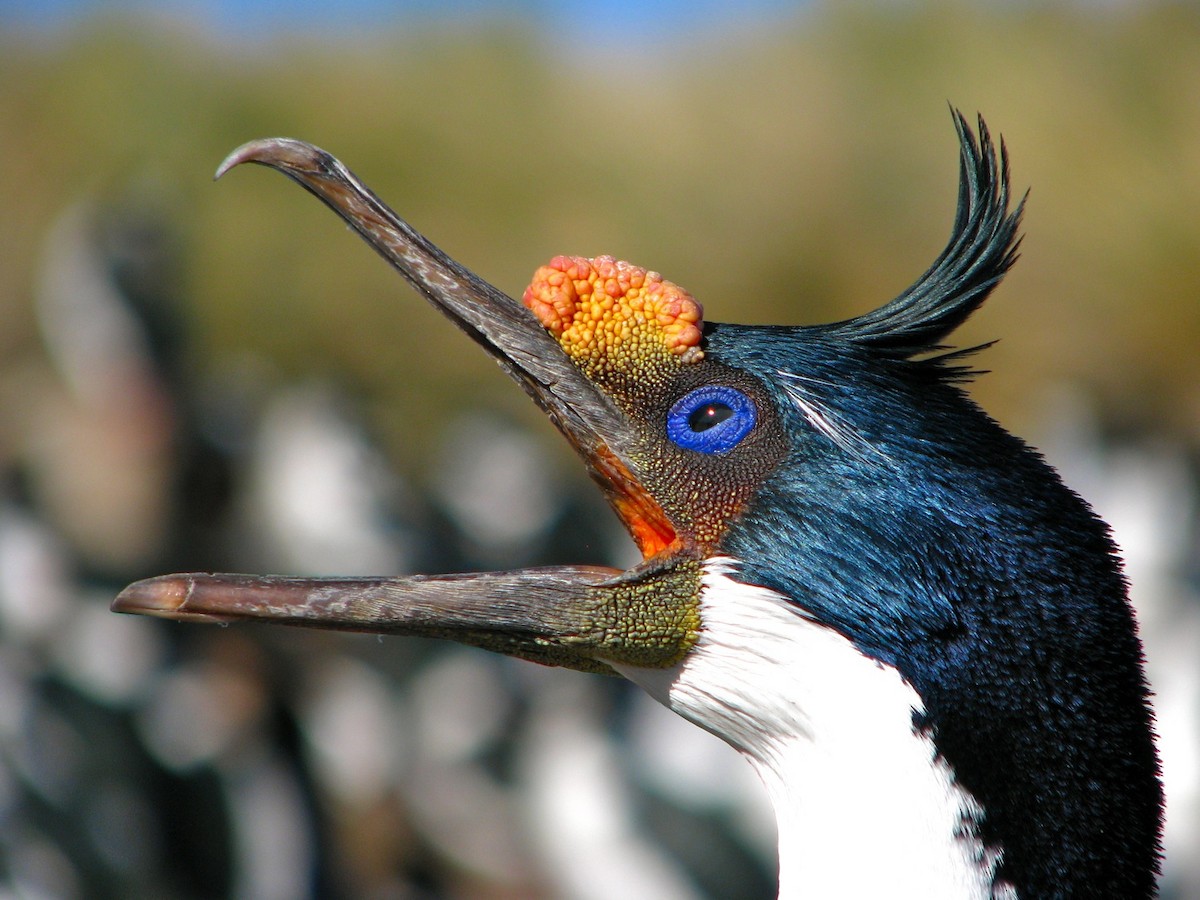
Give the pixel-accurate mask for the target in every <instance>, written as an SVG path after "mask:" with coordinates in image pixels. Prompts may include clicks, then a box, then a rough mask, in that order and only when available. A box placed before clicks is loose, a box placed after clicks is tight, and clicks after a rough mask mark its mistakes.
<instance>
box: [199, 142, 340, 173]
mask: <svg viewBox="0 0 1200 900" xmlns="http://www.w3.org/2000/svg"><path fill="white" fill-rule="evenodd" d="M328 158H329V154H327V153H326V152H325V151H324V150H321V149H319V148H317V147H314V146H313V145H312V144H309V143H306V142H305V141H298V140H296V139H295V138H282V137H277V138H259V139H258V140H255V141H248V142H246V143H245V144H242V146H240V147H238V148H237V149H236V150H234V151H233V152H232V153H230V154H229V155H228V156H226V157H225V159H224V160H222V161H221V164H220V165H219V166H217V171H216V174H215V175H213V180H214V181H216V180H217V179H218V178H220V177H221V176H222V175H224V174H225V173H226V172H228V171H229V170H230V169H232V168H234V167H235V166H240V165H241V164H242V163H248V162H249V163H258V164H260V165H264V166H272V167H274V168H283V169H292V170H296V171H301V172H310V173H316V172H319V171H321V170H322V168H323V165H322V163H323V162H324V161H325V160H326V159H328Z"/></svg>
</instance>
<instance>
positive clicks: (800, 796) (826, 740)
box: [620, 559, 1006, 900]
mask: <svg viewBox="0 0 1200 900" xmlns="http://www.w3.org/2000/svg"><path fill="white" fill-rule="evenodd" d="M735 573H736V564H735V563H734V562H733V561H731V560H720V559H716V560H709V561H708V562H707V563H706V564H705V573H704V577H703V586H702V593H701V598H700V599H701V622H702V626H701V634H700V638H699V641H698V643H697V644H696V646H695V647H694V648H693V649H692V650H691V651H690V652H689V653H688V655H687V658H686V659H685V660H684V661H683V662H682V663H681V664H679V665H678V666H676V667H674V668H672V669H665V670H664V669H638V668H631V667H620V671H621V673H622V674H623V675H625V676H626V677H627V678H629V679H630V680H632V681H634V682H635V683H637V684H639V685H640V686H641V687H643V688H644V689H645V690H646V691H648V692H649V693H650V694H651V695H652V696H653V697H654V698H655V699H657V700H658V701H659V702H661V703H663V704H664V705H666V706H667V707H669V708H670V709H673V710H674V711H675V712H677V713H679V714H680V715H681V716H684V717H685V718H687V719H689V720H691V721H693V722H695V723H696V724H697V725H699V726H701V727H702V728H705V729H707V730H708V731H711V732H713V733H714V734H716V735H718V736H719V737H721V738H723V739H724V740H726V741H728V742H729V743H730V744H732V745H733V746H734V747H735V748H736V749H738V750H740V751H741V752H742V753H743V754H744V755H745V756H746V757H747V758H748V759H749V760H750V762H751V763H752V764H753V765H754V767H755V769H756V770H757V771H758V773H759V776H760V777H761V778H762V780H763V783H764V784H765V785H766V787H767V790H768V791H769V793H770V796H771V801H772V804H773V805H774V807H775V815H776V819H777V821H778V825H779V885H780V886H779V892H780V897H788V898H791V897H797V898H799V897H820V898H826V897H919V898H926V900H928V898H940V897H945V898H955V900H961V898H966V897H992V896H995V895H996V894H1004V893H1006V892H1004V891H1003V890H1001V891H998V892H995V893H994V891H993V887H992V880H993V879H992V875H993V872H994V869H995V863H996V854H994V853H989V852H987V851H986V850H985V848H983V847H982V845H981V844H980V842H979V841H978V839H977V838H976V837H975V834H974V825H975V822H976V820H977V818H978V813H979V808H978V805H977V804H976V803H975V801H974V799H973V798H972V797H971V796H970V795H969V794H968V793H967V792H966V791H965V790H963V789H962V788H960V787H958V786H957V785H956V784H955V783H954V778H953V774H952V773H951V771H950V770H949V767H948V766H947V765H946V764H945V763H944V762H943V761H942V760H940V759H938V758H937V756H936V753H935V749H934V746H933V743H932V741H931V740H930V739H929V738H928V737H927V736H925V735H923V734H921V733H919V732H917V731H916V730H915V729H914V726H913V717H914V712H918V713H919V712H920V711H921V710H922V704H921V698H920V697H919V696H918V695H917V693H916V691H914V690H913V688H912V687H911V686H910V685H909V684H907V683H906V682H905V681H904V680H903V679H902V678H901V677H900V674H899V673H898V672H897V671H896V670H895V669H894V668H893V667H891V666H886V665H883V664H882V663H880V662H878V661H877V660H874V659H871V658H870V657H868V656H866V655H864V654H863V653H862V652H861V651H859V650H858V649H857V648H856V647H855V646H854V645H853V644H852V643H851V642H850V641H849V640H847V639H846V638H845V637H843V636H842V635H841V634H839V633H838V632H836V631H835V630H833V629H832V628H829V627H826V626H824V625H821V624H819V623H817V622H815V621H813V620H812V619H809V618H806V617H805V616H804V614H803V612H802V610H800V609H799V608H797V607H796V606H795V605H794V604H791V603H789V602H788V601H787V600H786V599H784V598H783V597H782V596H780V595H779V594H777V593H775V592H773V591H770V590H767V589H765V588H761V587H755V586H750V585H746V584H742V583H741V582H739V581H737V580H736V578H735V577H733V576H734V575H735Z"/></svg>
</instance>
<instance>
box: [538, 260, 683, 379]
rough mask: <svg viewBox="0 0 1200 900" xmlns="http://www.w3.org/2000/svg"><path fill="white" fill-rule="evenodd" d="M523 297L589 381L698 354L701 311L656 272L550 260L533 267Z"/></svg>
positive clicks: (611, 264)
mask: <svg viewBox="0 0 1200 900" xmlns="http://www.w3.org/2000/svg"><path fill="white" fill-rule="evenodd" d="M523 299H524V303H525V305H526V306H527V307H529V308H530V309H531V310H533V312H534V314H535V315H536V316H537V317H538V319H539V320H540V321H541V323H542V324H543V325H544V326H545V327H546V329H547V330H548V331H549V332H550V333H551V334H553V335H554V336H555V337H556V338H558V341H559V343H560V344H561V345H562V348H563V350H565V351H566V353H567V354H568V355H569V356H570V357H571V358H572V359H574V360H575V362H576V363H577V364H578V365H579V366H580V367H581V368H583V369H584V370H585V371H587V372H588V373H589V374H592V375H593V376H595V377H603V375H604V374H605V373H608V374H618V373H619V374H621V375H624V376H635V375H637V373H638V372H639V370H642V369H645V368H647V367H653V366H656V365H663V364H675V365H678V364H683V363H692V362H697V361H699V360H701V359H703V357H704V351H703V350H702V349H701V346H700V341H701V327H702V324H703V314H704V310H703V309H702V308H701V306H700V304H699V303H697V302H696V300H695V298H694V297H692V295H691V294H689V293H688V292H687V291H685V290H684V289H683V288H681V287H679V286H678V285H676V284H672V283H671V282H669V281H664V280H663V277H662V276H661V275H659V274H658V273H657V272H648V271H646V270H645V269H643V268H642V267H640V266H635V265H632V264H630V263H627V262H623V261H621V260H616V259H613V257H611V256H598V257H596V258H595V259H585V258H584V257H581V256H556V257H555V258H554V259H552V260H551V261H550V263H549V264H548V265H545V266H542V267H541V268H540V269H538V270H537V272H536V273H535V274H534V276H533V281H532V283H531V284H530V285H529V287H528V288H526V290H525V295H524V298H523Z"/></svg>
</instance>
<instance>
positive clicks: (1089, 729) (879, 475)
mask: <svg viewBox="0 0 1200 900" xmlns="http://www.w3.org/2000/svg"><path fill="white" fill-rule="evenodd" d="M956 121H958V123H959V129H960V136H961V137H962V144H963V189H962V193H961V194H960V204H959V215H958V217H957V218H956V222H955V229H954V234H953V235H952V238H951V241H950V245H949V246H948V248H947V251H946V252H945V253H944V254H943V255H942V257H941V258H939V261H938V262H937V263H935V265H934V266H933V267H932V268H931V269H930V271H929V272H927V273H926V274H925V275H924V276H923V277H922V279H921V280H920V281H918V283H917V285H915V286H914V288H912V289H910V290H909V291H907V292H906V293H905V294H904V295H901V297H900V298H898V299H897V300H895V301H893V302H892V303H891V304H888V305H886V306H884V307H882V308H881V309H880V310H877V311H876V312H874V313H869V314H867V315H866V316H863V317H861V318H860V319H857V320H850V321H848V322H843V323H838V324H835V325H832V326H815V327H794V328H789V327H768V328H764V327H747V326H734V325H710V326H709V327H708V330H707V332H706V348H707V352H708V353H709V355H710V356H711V358H712V359H713V360H715V361H717V362H721V363H724V364H727V365H729V366H732V367H734V368H737V369H740V370H742V371H744V372H748V373H749V374H751V375H753V376H754V377H755V378H756V379H757V380H758V381H760V382H761V383H762V384H763V385H764V386H765V388H766V390H767V392H768V393H769V394H770V397H771V401H772V405H773V406H774V407H775V410H776V412H777V414H778V415H779V416H780V419H781V424H782V426H783V430H784V431H785V432H786V434H787V435H788V437H789V441H790V445H791V446H790V449H789V453H788V458H787V460H786V461H785V463H784V464H783V465H780V466H779V467H778V468H777V469H775V470H774V472H773V474H772V475H771V476H770V477H769V478H768V479H767V480H766V481H765V483H764V484H763V485H762V486H761V487H760V489H759V490H758V491H757V492H756V494H755V495H754V498H753V500H752V501H751V503H750V504H749V505H748V507H747V508H746V509H745V510H744V511H743V513H742V514H741V515H740V517H739V518H738V520H737V521H736V522H735V523H734V524H733V525H732V526H731V528H730V529H729V531H728V532H727V534H726V535H725V537H724V538H723V539H722V541H721V547H720V549H721V550H722V551H723V552H725V553H728V554H729V555H730V556H732V557H734V558H736V559H738V560H740V561H741V572H742V577H743V578H744V579H745V580H747V581H751V582H754V583H757V584H762V585H765V586H768V587H771V588H773V589H775V590H777V591H779V592H781V593H783V594H784V595H786V596H787V597H789V598H791V599H792V600H793V601H794V602H795V603H796V604H797V605H798V606H799V607H801V608H803V610H805V611H806V613H807V614H808V615H810V616H812V617H813V618H815V619H816V620H818V621H820V622H822V623H825V624H827V625H829V626H830V627H832V628H835V629H836V630H838V631H839V632H841V633H842V634H844V635H846V636H847V637H848V638H850V639H851V640H852V641H853V642H854V643H855V644H856V645H857V646H858V647H859V648H860V649H861V650H862V652H863V653H865V654H868V655H869V656H871V657H874V658H876V659H878V660H879V661H880V662H882V663H885V664H888V665H891V666H895V667H896V668H897V669H898V670H899V672H900V673H901V674H902V675H903V676H904V677H905V679H907V681H908V682H909V683H911V684H912V685H913V687H914V688H915V689H916V690H917V692H918V693H919V694H920V696H921V698H922V701H923V704H924V712H923V714H922V715H921V716H920V717H919V721H918V722H917V723H916V724H917V725H918V726H919V727H920V728H922V729H924V730H925V731H927V733H929V734H930V736H931V737H932V739H933V741H934V743H935V746H936V747H937V749H938V752H939V754H940V755H941V756H942V757H943V758H944V759H945V760H946V761H947V762H948V763H949V764H950V766H951V767H952V769H953V772H954V774H955V777H956V778H957V780H958V782H959V783H960V784H961V785H962V786H963V787H965V788H966V789H967V790H968V791H969V792H970V793H971V794H972V795H973V796H974V797H975V799H976V800H978V802H979V803H980V804H981V806H982V808H983V820H982V823H981V825H980V835H981V837H982V839H983V841H984V842H985V844H986V845H987V846H989V847H991V848H994V849H999V850H1000V851H1002V857H1001V861H1000V865H999V869H998V877H999V879H1000V881H1002V882H1006V883H1009V884H1012V885H1013V886H1015V887H1016V888H1017V889H1018V892H1019V895H1020V896H1022V897H1048V896H1060V895H1064V894H1071V895H1079V896H1120V897H1144V896H1151V895H1152V894H1153V893H1154V881H1155V874H1156V872H1157V867H1158V853H1159V846H1158V840H1159V837H1158V835H1159V816H1160V810H1161V793H1160V788H1159V784H1158V780H1157V763H1156V757H1155V752H1154V748H1153V743H1152V733H1151V723H1150V713H1149V710H1148V705H1147V691H1146V686H1145V682H1144V679H1143V676H1142V671H1141V651H1140V647H1139V644H1138V641H1137V638H1136V632H1135V626H1134V621H1133V617H1132V613H1131V611H1130V608H1129V605H1128V603H1127V600H1126V590H1125V583H1124V580H1123V577H1122V575H1121V572H1120V567H1119V563H1118V561H1117V559H1116V556H1115V553H1114V547H1113V544H1112V542H1111V540H1110V538H1109V535H1108V532H1107V529H1106V527H1105V526H1104V524H1103V523H1102V522H1101V521H1100V520H1099V519H1097V518H1096V517H1095V516H1094V515H1093V514H1092V512H1091V511H1090V509H1089V508H1088V507H1087V505H1086V504H1085V503H1084V502H1083V501H1082V500H1080V499H1079V498H1078V497H1077V496H1076V495H1075V494H1073V493H1072V492H1071V491H1070V490H1069V489H1067V488H1066V487H1065V486H1064V485H1063V484H1062V483H1061V482H1060V481H1059V479H1058V477H1057V476H1056V475H1055V473H1054V472H1053V470H1052V469H1050V467H1049V466H1048V465H1046V464H1045V463H1044V462H1043V461H1042V459H1041V458H1040V457H1039V456H1038V455H1037V454H1036V453H1035V452H1034V451H1033V450H1031V449H1030V448H1029V447H1027V446H1026V445H1025V444H1023V443H1022V442H1021V441H1020V440H1019V439H1017V438H1015V437H1013V436H1012V435H1010V434H1008V433H1007V432H1005V431H1004V430H1003V429H1002V428H1000V427H999V426H998V425H997V424H996V423H995V422H993V421H992V420H991V419H990V418H989V417H988V416H987V415H985V414H984V413H983V412H982V411H981V410H980V409H979V408H978V407H977V406H975V405H974V404H973V403H972V402H971V401H970V400H969V399H968V397H967V396H966V395H965V394H964V393H963V391H962V389H961V387H960V386H959V384H958V383H957V381H958V380H960V378H961V375H962V370H960V369H957V368H955V367H954V366H952V365H947V359H952V358H953V357H945V356H943V357H941V358H929V357H928V356H926V357H925V358H914V357H919V356H920V355H921V354H922V353H928V352H930V351H936V350H940V349H943V348H942V347H941V343H942V341H943V340H944V339H945V337H946V336H947V335H948V333H949V332H950V331H951V330H952V329H953V328H954V327H955V326H957V325H958V324H960V323H961V322H962V321H963V320H964V319H965V318H966V317H967V315H969V314H970V312H971V311H973V310H974V309H975V308H976V307H978V305H979V304H980V303H981V302H982V301H983V299H984V297H985V296H986V294H987V292H988V290H990V288H991V287H992V286H994V285H995V284H996V283H997V281H998V280H999V278H1000V277H1001V276H1002V275H1003V274H1004V271H1005V270H1006V269H1007V268H1008V266H1009V265H1010V264H1011V262H1012V259H1013V253H1014V247H1015V242H1016V227H1017V219H1018V216H1019V210H1018V212H1017V213H1009V212H1008V211H1007V209H1006V206H1007V200H1006V197H1007V184H1006V177H1005V166H1004V165H1003V164H999V165H997V163H996V160H995V155H994V151H993V149H992V147H991V144H990V141H989V140H988V138H987V134H986V131H984V130H983V129H982V127H981V144H980V145H979V146H977V145H976V144H975V142H974V140H973V138H972V137H971V135H970V132H969V131H968V130H967V129H966V127H965V124H964V123H963V122H962V120H961V117H956Z"/></svg>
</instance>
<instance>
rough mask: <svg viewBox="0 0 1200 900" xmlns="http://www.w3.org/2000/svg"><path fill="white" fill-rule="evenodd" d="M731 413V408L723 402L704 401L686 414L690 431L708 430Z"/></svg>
mask: <svg viewBox="0 0 1200 900" xmlns="http://www.w3.org/2000/svg"><path fill="white" fill-rule="evenodd" d="M732 415H733V410H732V409H730V408H729V407H728V406H726V405H725V404H724V403H705V404H704V405H703V406H699V407H697V408H696V409H695V410H693V412H692V414H691V415H689V416H688V427H689V428H690V429H692V431H697V432H699V431H708V429H710V428H712V427H713V426H714V425H717V424H719V423H721V422H724V421H725V420H726V419H728V418H729V417H730V416H732Z"/></svg>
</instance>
